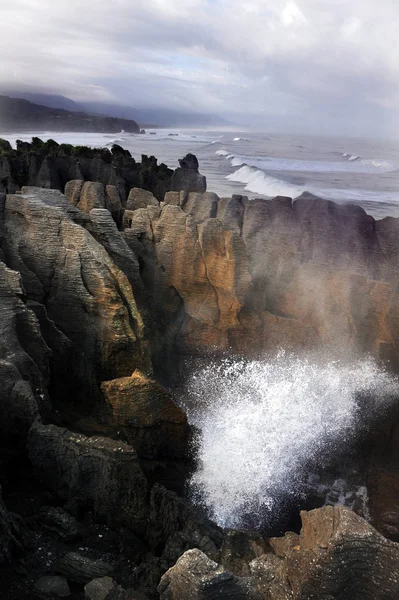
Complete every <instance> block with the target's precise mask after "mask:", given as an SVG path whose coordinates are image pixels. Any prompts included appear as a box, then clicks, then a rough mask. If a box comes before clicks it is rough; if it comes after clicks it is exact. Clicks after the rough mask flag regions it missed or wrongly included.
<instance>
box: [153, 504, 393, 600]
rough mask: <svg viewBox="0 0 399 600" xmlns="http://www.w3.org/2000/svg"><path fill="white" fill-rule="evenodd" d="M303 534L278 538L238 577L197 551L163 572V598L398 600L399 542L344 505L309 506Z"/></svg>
mask: <svg viewBox="0 0 399 600" xmlns="http://www.w3.org/2000/svg"><path fill="white" fill-rule="evenodd" d="M301 516H302V525H303V526H302V530H301V533H300V535H299V536H298V535H294V536H293V535H292V534H288V535H287V536H286V537H285V538H282V539H275V540H271V548H275V551H276V553H273V552H271V549H269V552H268V553H267V554H262V555H260V556H258V558H255V559H254V560H252V561H251V562H250V563H249V570H250V576H249V577H234V576H233V575H232V573H231V572H229V571H227V570H226V569H225V568H224V567H223V566H221V565H219V564H217V563H216V562H214V561H211V560H210V559H209V558H208V557H206V556H205V554H203V553H202V552H201V551H199V550H189V551H187V552H185V554H183V556H181V558H179V560H178V561H177V563H176V565H175V566H174V567H172V568H171V569H169V571H167V572H166V573H165V575H164V576H163V577H162V579H161V582H160V584H159V586H158V592H159V594H160V597H161V600H174V599H175V598H176V600H177V599H178V598H192V599H196V598H198V599H201V600H204V599H206V598H236V597H237V598H243V599H244V598H245V599H248V600H258V599H260V598H262V599H265V598H268V599H271V600H288V599H289V598H292V599H293V600H309V599H310V598H317V599H318V600H330V599H331V598H336V599H342V600H346V599H347V598H351V600H352V599H353V600H383V599H384V600H394V599H395V598H396V597H397V596H398V591H399V560H398V557H399V545H398V544H395V543H393V542H389V541H388V540H386V539H385V538H384V537H383V536H382V535H380V534H379V533H377V531H375V530H374V529H373V528H372V527H371V526H370V525H369V524H368V523H367V522H366V521H364V520H363V519H362V518H361V517H359V516H358V515H356V514H355V513H353V512H352V511H350V510H348V509H346V508H343V507H331V506H327V507H324V508H321V509H317V510H313V511H310V512H308V513H306V512H302V513H301Z"/></svg>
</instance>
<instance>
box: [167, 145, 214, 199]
mask: <svg viewBox="0 0 399 600" xmlns="http://www.w3.org/2000/svg"><path fill="white" fill-rule="evenodd" d="M179 165H180V167H179V168H178V169H176V170H175V172H174V173H173V177H172V184H171V189H172V190H173V191H180V190H184V191H187V192H198V193H200V194H203V193H204V192H206V179H205V177H204V176H203V175H201V174H200V172H199V170H198V167H199V165H198V160H197V157H196V156H194V154H187V156H185V157H184V158H182V159H180V160H179Z"/></svg>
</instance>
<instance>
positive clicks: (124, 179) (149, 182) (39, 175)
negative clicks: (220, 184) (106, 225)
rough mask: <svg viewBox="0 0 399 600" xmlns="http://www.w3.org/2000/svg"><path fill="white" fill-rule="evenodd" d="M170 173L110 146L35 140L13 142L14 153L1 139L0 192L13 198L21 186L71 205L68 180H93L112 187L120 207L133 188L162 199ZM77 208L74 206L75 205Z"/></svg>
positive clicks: (152, 159)
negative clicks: (52, 193)
mask: <svg viewBox="0 0 399 600" xmlns="http://www.w3.org/2000/svg"><path fill="white" fill-rule="evenodd" d="M172 173H173V171H172V170H171V169H168V167H167V166H166V165H164V164H160V165H158V162H157V159H156V158H155V157H153V156H151V157H147V156H145V155H143V156H142V157H141V163H139V162H136V161H135V160H134V159H133V158H132V156H131V154H130V152H129V151H128V150H124V149H123V148H122V147H121V146H118V145H117V144H114V145H113V146H112V148H111V150H109V149H108V148H102V149H98V148H89V147H86V146H75V147H74V146H72V145H70V144H58V143H57V142H55V141H54V140H51V139H50V140H48V141H47V142H43V141H42V140H40V139H39V138H37V137H33V138H32V143H28V142H21V141H20V140H18V141H17V149H16V150H13V149H12V148H11V146H10V144H9V143H8V142H6V141H5V140H0V193H1V192H5V193H8V194H13V193H15V192H16V191H17V190H19V189H21V188H22V187H23V186H26V185H30V186H37V187H43V188H48V189H57V190H60V191H61V192H64V191H65V193H66V194H67V195H68V198H69V197H71V198H72V201H73V203H75V201H76V198H77V196H78V195H79V193H80V192H79V189H78V187H76V183H75V184H74V185H75V189H74V191H72V190H73V185H72V184H71V185H69V186H68V188H67V187H66V186H67V185H68V183H69V181H75V182H76V181H91V182H97V183H101V184H102V185H103V187H104V188H105V187H106V186H108V185H110V186H114V187H116V189H117V191H118V195H119V197H120V200H121V202H122V204H123V205H125V204H126V199H127V197H128V195H129V192H130V190H131V189H132V188H133V187H136V188H143V189H145V190H149V191H150V192H152V193H153V194H154V195H155V197H156V198H157V199H158V200H162V199H163V197H164V195H165V193H166V192H168V191H169V190H170V185H171V178H172ZM74 205H75V206H76V204H74Z"/></svg>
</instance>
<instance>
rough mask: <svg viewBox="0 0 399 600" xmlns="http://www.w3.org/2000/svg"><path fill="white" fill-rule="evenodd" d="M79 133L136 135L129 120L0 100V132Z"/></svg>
mask: <svg viewBox="0 0 399 600" xmlns="http://www.w3.org/2000/svg"><path fill="white" fill-rule="evenodd" d="M44 129H45V130H47V131H79V132H90V133H119V132H120V131H121V130H122V129H123V130H124V131H126V132H129V133H139V132H140V128H139V126H138V124H137V123H136V121H133V120H132V119H121V118H115V117H108V116H100V115H89V114H88V113H86V112H79V111H76V112H75V111H71V110H64V109H61V108H52V107H49V106H43V105H41V104H34V103H32V102H29V101H28V100H24V99H22V98H11V97H10V96H0V130H2V131H40V130H44Z"/></svg>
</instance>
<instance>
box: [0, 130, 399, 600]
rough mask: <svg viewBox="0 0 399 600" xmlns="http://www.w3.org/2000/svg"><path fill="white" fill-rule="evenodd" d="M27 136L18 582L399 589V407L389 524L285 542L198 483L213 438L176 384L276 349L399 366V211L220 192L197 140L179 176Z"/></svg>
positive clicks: (245, 595) (0, 550)
mask: <svg viewBox="0 0 399 600" xmlns="http://www.w3.org/2000/svg"><path fill="white" fill-rule="evenodd" d="M21 144H22V143H21ZM21 144H20V145H19V149H18V150H17V151H15V153H14V151H12V150H10V148H8V147H7V146H4V145H1V144H0V168H2V169H6V168H7V169H8V171H7V172H8V173H9V174H8V175H7V177H8V180H7V185H6V186H5V187H7V191H8V192H10V191H12V192H14V191H16V188H19V189H18V193H8V194H7V196H5V195H4V194H2V193H1V192H0V317H1V318H0V334H1V335H0V381H1V386H0V481H1V483H2V491H3V499H1V500H0V563H1V564H2V565H3V566H4V565H8V566H6V567H4V572H3V574H4V577H1V578H0V596H2V597H4V598H8V597H9V598H12V600H22V599H23V598H35V597H38V598H44V597H51V594H53V596H54V594H55V595H57V594H58V596H59V597H70V598H71V600H82V599H83V597H84V595H86V597H87V598H93V599H94V598H96V597H98V598H107V600H129V599H130V600H140V599H141V600H143V599H145V598H149V599H150V600H157V599H158V600H159V598H161V599H162V600H177V599H179V600H182V599H184V598H187V599H188V598H190V600H191V599H192V600H196V599H198V600H208V599H209V600H211V599H216V598H221V599H223V598H226V599H227V598H236V599H237V600H238V599H240V600H241V599H242V600H244V599H246V600H261V599H262V600H283V599H284V600H286V599H296V600H310V599H312V598H315V599H316V598H317V599H318V600H331V599H332V598H337V599H338V600H349V598H350V599H351V600H369V599H370V600H380V599H381V600H391V599H392V600H396V599H397V598H398V597H399V587H398V586H399V583H398V582H399V571H398V568H399V550H398V545H397V544H396V543H395V541H396V540H397V539H399V507H398V503H397V496H398V490H399V487H398V481H399V473H398V467H397V465H398V457H399V435H398V431H399V429H398V425H397V424H398V423H399V415H398V414H397V410H396V412H395V411H393V412H390V413H389V414H386V415H385V414H384V415H383V416H381V420H380V421H381V422H380V423H378V427H377V426H376V427H375V431H373V432H372V434H370V440H371V441H370V440H369V441H370V443H369V447H370V448H368V454H367V456H366V453H365V455H364V457H363V458H364V471H363V472H362V475H363V476H364V478H365V480H367V482H366V483H367V487H368V490H369V498H370V500H369V510H370V517H371V521H372V523H373V524H374V525H375V526H376V528H377V529H378V530H379V531H380V533H378V532H377V531H376V529H373V527H372V526H371V525H370V524H368V523H367V522H366V521H364V520H363V519H362V518H361V517H360V516H357V515H356V514H355V513H352V512H351V511H349V510H347V509H343V508H337V507H336V508H332V507H324V508H322V509H317V510H314V511H311V512H308V513H302V531H301V532H300V533H299V534H298V533H292V532H291V533H289V534H287V535H286V536H285V537H284V538H272V539H265V538H264V537H263V536H262V534H261V533H254V532H252V533H249V532H243V531H234V530H226V531H224V530H222V529H220V528H219V527H218V526H216V525H215V524H214V523H212V522H210V521H209V520H208V519H207V518H206V517H205V516H204V515H202V514H200V513H199V511H198V510H197V509H195V508H194V507H192V506H190V504H189V503H188V502H187V500H186V499H184V497H182V495H179V493H180V492H181V491H182V490H183V489H184V482H185V480H186V479H187V477H188V475H189V473H190V469H192V466H193V465H192V462H191V460H190V453H189V448H190V439H194V440H195V431H193V432H191V431H190V427H189V424H188V422H187V418H186V415H185V413H184V411H183V410H182V409H181V408H180V407H179V406H177V405H176V404H175V403H174V401H173V399H172V397H171V395H170V393H168V391H166V389H165V387H162V385H161V384H160V383H159V381H163V382H164V384H165V385H167V384H169V383H173V382H175V381H176V379H177V380H179V377H180V378H181V377H182V376H183V375H184V367H185V364H186V360H187V359H189V360H191V359H193V358H197V357H200V358H204V357H208V356H209V355H215V354H216V355H218V354H222V353H223V352H226V351H228V352H233V353H237V354H242V355H244V356H247V357H254V356H256V355H257V354H260V353H264V352H269V351H270V352H273V351H275V349H276V347H284V348H287V349H303V348H305V349H309V350H312V349H315V350H318V349H320V348H323V349H324V350H328V351H329V352H330V353H331V355H334V353H335V354H339V353H341V354H342V348H345V352H347V353H348V354H351V355H353V356H357V355H364V354H365V353H371V354H372V355H374V356H376V357H378V358H379V359H381V360H384V361H386V362H387V363H389V365H390V367H391V368H392V369H396V370H397V371H398V367H399V318H398V314H399V312H398V300H399V296H398V289H399V285H398V284H399V266H398V265H399V235H398V233H399V221H397V220H395V219H383V220H382V221H374V219H372V218H371V217H369V216H368V215H367V214H366V213H365V212H364V211H363V210H362V209H360V208H357V207H353V206H352V207H351V206H338V205H336V204H333V203H331V202H327V201H324V200H321V199H317V198H314V197H310V196H305V197H302V198H299V199H297V200H296V201H295V202H293V201H292V200H291V199H289V198H280V197H279V198H275V199H274V200H271V201H265V200H261V201H260V200H252V201H249V200H248V199H246V198H244V197H241V196H233V198H221V199H220V198H218V197H217V196H216V194H213V193H211V192H206V191H205V189H206V188H205V182H204V179H203V178H202V176H201V175H200V174H199V172H198V162H197V161H196V159H195V157H193V156H190V155H188V156H187V157H185V159H183V160H182V161H181V166H180V168H179V169H178V170H177V171H176V173H175V176H174V185H173V186H172V190H171V185H170V184H171V182H170V175H171V174H170V173H169V170H167V169H166V167H165V168H163V167H162V166H160V167H159V166H158V165H157V163H156V161H155V159H145V160H143V162H142V163H141V166H140V167H138V166H137V165H136V163H135V162H134V161H133V159H132V158H131V157H130V156H128V155H127V154H126V152H125V151H124V150H123V149H122V148H118V147H116V148H115V147H114V148H113V150H112V153H109V152H108V151H104V152H103V153H102V152H98V151H95V152H94V151H90V152H89V153H88V154H87V153H86V151H87V149H86V150H84V151H83V150H79V152H78V154H79V153H80V154H79V156H78V155H77V150H76V149H73V148H72V149H69V150H68V149H66V148H63V149H60V148H59V147H58V146H57V145H56V146H54V147H53V149H51V148H50V147H49V146H48V145H47V146H46V147H45V148H44V147H43V145H40V144H39V142H37V141H36V142H35V143H34V144H33V146H34V147H32V146H31V145H28V147H26V148H25V147H24V145H23V144H22V145H21ZM41 144H42V143H41ZM50 146H51V144H50ZM57 148H58V149H57ZM68 152H69V153H68ZM92 152H94V153H92ZM10 153H11V154H10ZM165 169H166V170H165ZM3 172H5V171H3ZM11 182H14V183H15V182H17V183H18V182H19V183H18V185H17V184H15V185H14V183H13V184H11ZM26 182H30V183H35V184H36V185H39V186H41V187H31V186H24V183H26ZM67 182H68V183H67ZM66 183H67V185H66V187H65V194H66V195H65V196H64V195H63V194H62V193H61V190H63V189H64V186H65V184H66ZM53 185H54V187H55V188H57V189H49V187H51V186H53ZM13 186H14V187H13ZM191 434H193V437H191ZM178 492H179V493H178ZM17 514H20V515H21V516H17ZM298 530H299V529H298ZM381 533H382V534H384V535H385V536H387V537H389V538H391V541H389V540H388V539H386V537H383V536H382V535H381ZM157 587H158V591H157ZM67 594H68V595H67Z"/></svg>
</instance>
